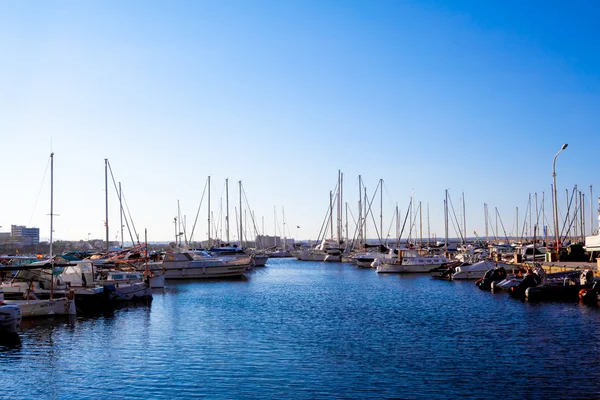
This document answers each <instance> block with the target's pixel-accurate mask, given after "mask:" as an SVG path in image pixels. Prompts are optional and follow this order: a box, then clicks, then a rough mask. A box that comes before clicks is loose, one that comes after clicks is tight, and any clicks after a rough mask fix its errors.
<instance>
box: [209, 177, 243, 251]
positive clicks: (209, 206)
mask: <svg viewBox="0 0 600 400" xmlns="http://www.w3.org/2000/svg"><path fill="white" fill-rule="evenodd" d="M241 219H242V218H241V214H240V220H241ZM208 248H209V249H210V248H211V241H210V176H209V177H208Z"/></svg>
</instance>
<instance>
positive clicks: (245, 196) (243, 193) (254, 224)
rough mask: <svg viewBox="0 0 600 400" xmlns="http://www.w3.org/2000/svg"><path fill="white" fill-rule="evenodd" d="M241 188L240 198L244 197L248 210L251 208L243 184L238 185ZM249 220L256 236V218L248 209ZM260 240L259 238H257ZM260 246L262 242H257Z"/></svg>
mask: <svg viewBox="0 0 600 400" xmlns="http://www.w3.org/2000/svg"><path fill="white" fill-rule="evenodd" d="M240 186H241V188H242V193H241V194H242V198H243V199H244V201H245V202H246V207H247V208H248V210H252V208H251V207H250V202H249V201H248V196H247V195H246V189H245V188H244V185H240ZM250 220H251V221H252V227H253V228H254V236H255V237H258V236H259V235H258V233H259V232H258V227H257V226H256V219H255V218H254V211H250ZM284 236H285V232H284ZM259 241H260V239H259ZM254 245H255V246H256V243H254ZM259 245H260V247H261V248H262V247H263V246H262V243H259Z"/></svg>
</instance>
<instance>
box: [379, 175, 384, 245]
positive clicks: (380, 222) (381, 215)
mask: <svg viewBox="0 0 600 400" xmlns="http://www.w3.org/2000/svg"><path fill="white" fill-rule="evenodd" d="M379 236H380V237H381V239H383V179H379ZM381 239H380V241H379V242H380V243H381Z"/></svg>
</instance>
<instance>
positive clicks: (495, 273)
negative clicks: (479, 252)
mask: <svg viewBox="0 0 600 400" xmlns="http://www.w3.org/2000/svg"><path fill="white" fill-rule="evenodd" d="M506 277H507V274H506V269H505V268H504V267H502V266H499V267H495V268H493V269H490V270H488V271H487V272H486V273H485V275H484V276H483V278H481V279H478V280H477V282H476V283H475V284H476V285H477V287H478V288H479V289H481V290H490V289H491V288H492V283H494V282H501V281H503V280H504V279H506Z"/></svg>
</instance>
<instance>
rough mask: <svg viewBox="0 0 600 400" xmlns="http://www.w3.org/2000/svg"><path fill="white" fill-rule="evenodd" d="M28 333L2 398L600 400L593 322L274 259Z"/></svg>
mask: <svg viewBox="0 0 600 400" xmlns="http://www.w3.org/2000/svg"><path fill="white" fill-rule="evenodd" d="M23 330H24V331H23V333H22V334H21V344H20V345H17V346H4V347H0V372H1V374H2V378H3V382H4V386H3V390H2V392H0V396H2V397H5V398H12V399H17V398H22V399H33V398H35V399H84V398H117V399H120V398H139V399H159V398H165V399H172V398H207V399H217V398H223V399H239V398H251V399H257V398H269V399H273V398H275V399H282V398H293V399H315V398H324V399H332V398H336V399H338V398H373V399H383V398H409V399H416V398H459V397H462V398H465V397H467V398H515V399H524V398H528V399H533V398H540V399H541V398H600V379H599V378H600V309H599V308H596V307H590V306H587V305H583V304H578V303H527V302H522V301H518V300H514V299H511V298H509V297H508V296H507V295H506V294H498V293H496V294H493V293H489V292H483V291H480V290H479V289H478V288H477V287H476V286H475V284H474V283H473V282H446V281H437V280H433V279H431V277H430V276H428V275H418V276H417V275H381V274H377V273H376V272H375V271H374V270H365V269H357V268H356V266H353V265H350V264H335V263H318V262H300V261H296V260H295V259H270V260H269V261H268V263H267V267H265V268H261V269H259V270H257V271H255V272H253V273H250V274H249V275H248V277H247V278H246V279H238V280H215V281H182V282H177V281H170V282H168V287H167V288H166V289H164V291H163V290H161V291H157V292H155V294H154V300H153V301H152V303H151V304H146V305H137V306H133V307H127V308H123V309H119V310H117V311H115V312H114V314H113V315H110V316H103V317H95V318H77V319H71V320H69V319H61V318H55V319H51V320H48V319H46V320H37V321H35V322H29V321H26V322H24V324H23Z"/></svg>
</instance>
